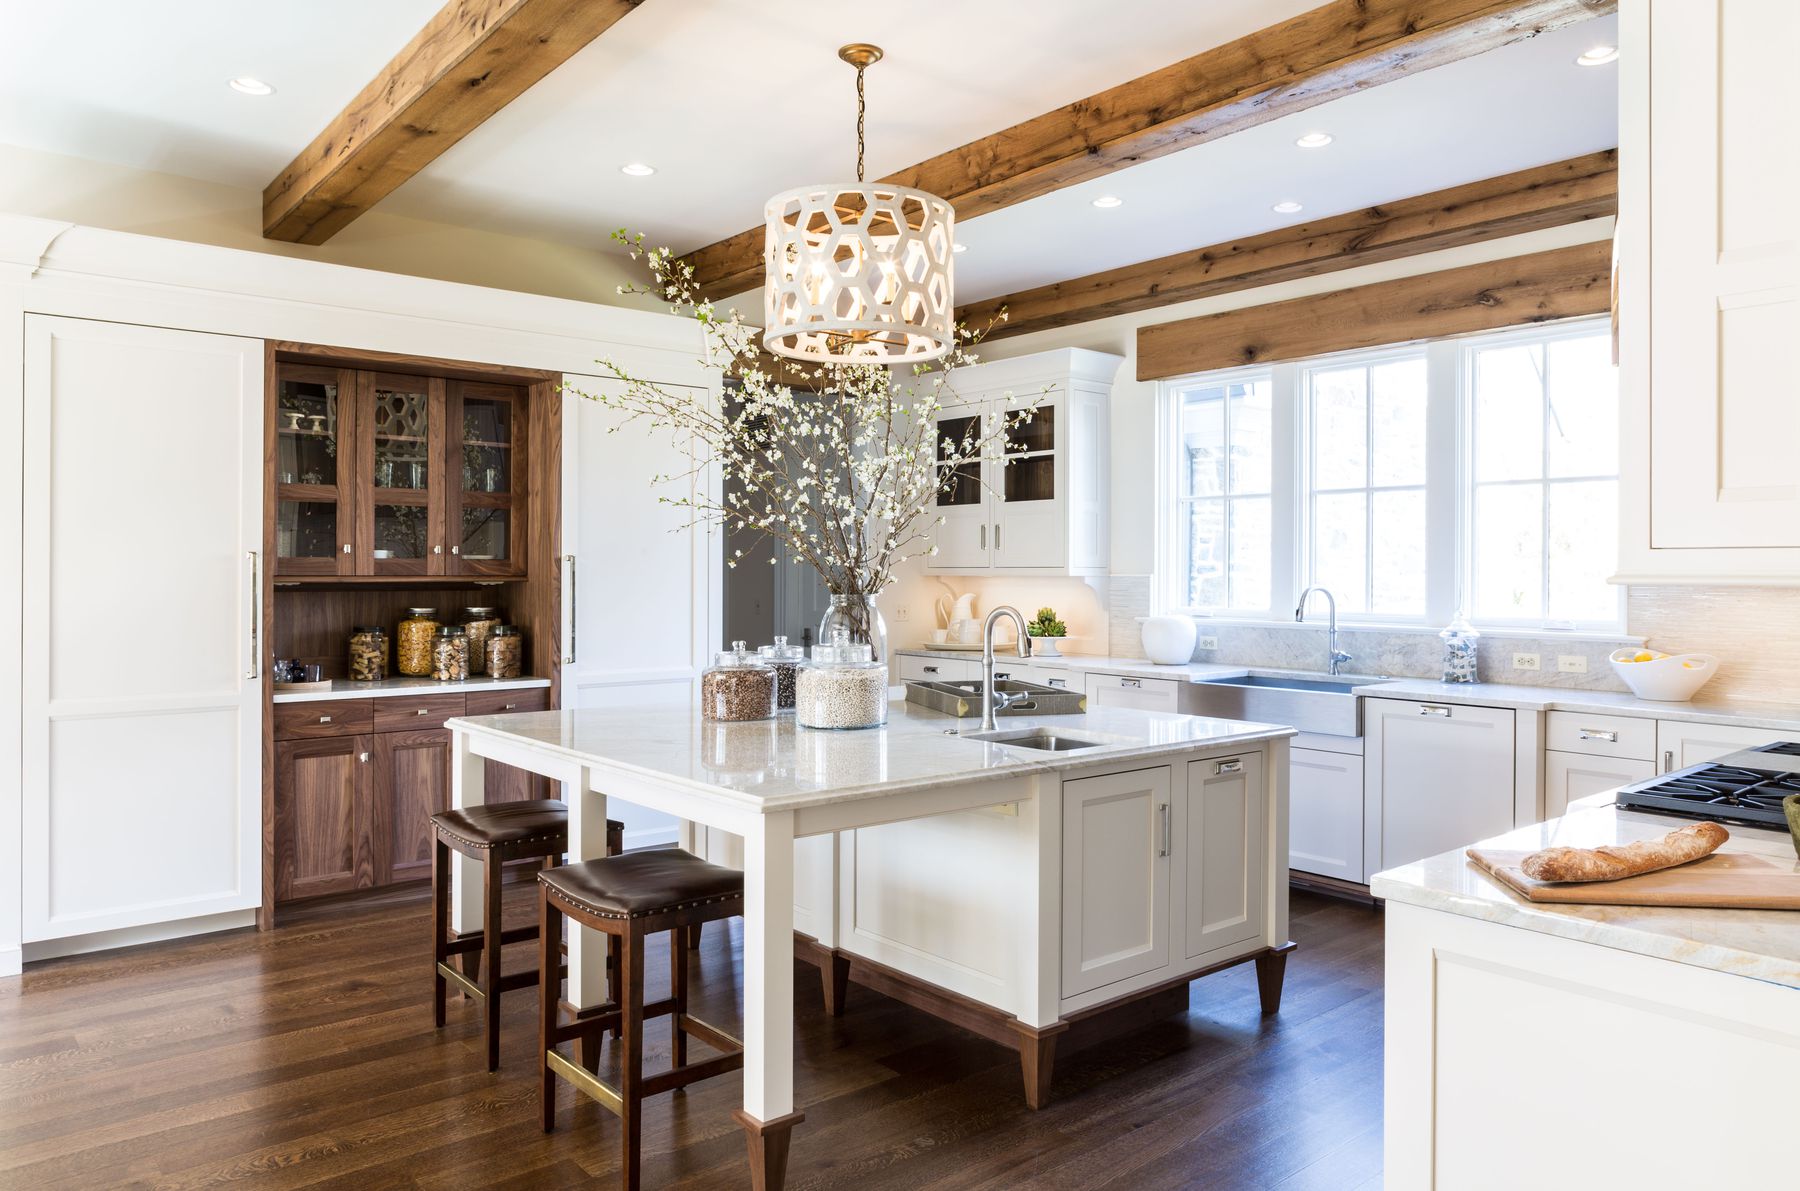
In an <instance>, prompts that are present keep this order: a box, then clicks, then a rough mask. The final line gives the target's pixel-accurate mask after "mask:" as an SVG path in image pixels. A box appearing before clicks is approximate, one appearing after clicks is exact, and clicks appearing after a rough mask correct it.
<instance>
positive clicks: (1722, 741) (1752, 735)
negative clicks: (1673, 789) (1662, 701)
mask: <svg viewBox="0 0 1800 1191" xmlns="http://www.w3.org/2000/svg"><path fill="white" fill-rule="evenodd" d="M1791 736H1793V733H1792V732H1783V731H1782V730H1781V729H1779V728H1740V727H1737V726H1736V725H1734V724H1686V723H1682V722H1681V721H1679V720H1658V721H1656V749H1657V752H1656V771H1657V772H1658V773H1668V772H1670V771H1672V770H1676V769H1686V768H1687V767H1688V766H1690V765H1700V764H1703V763H1704V762H1707V761H1716V760H1718V759H1719V758H1720V757H1723V756H1724V755H1725V754H1726V753H1735V752H1737V751H1738V750H1739V749H1747V748H1753V747H1755V746H1756V745H1759V744H1768V743H1770V742H1771V741H1775V740H1784V739H1787V738H1789V737H1791Z"/></svg>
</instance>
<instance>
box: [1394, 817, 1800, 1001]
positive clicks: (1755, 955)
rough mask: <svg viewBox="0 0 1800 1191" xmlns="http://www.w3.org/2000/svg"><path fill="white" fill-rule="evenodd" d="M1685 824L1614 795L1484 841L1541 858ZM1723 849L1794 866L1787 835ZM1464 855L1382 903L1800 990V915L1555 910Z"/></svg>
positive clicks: (1765, 834) (1740, 836) (1398, 872)
mask: <svg viewBox="0 0 1800 1191" xmlns="http://www.w3.org/2000/svg"><path fill="white" fill-rule="evenodd" d="M1684 822H1685V820H1681V819H1675V818H1670V817H1668V816H1663V815H1646V814H1640V813H1637V812H1635V811H1624V810H1619V809H1618V808H1617V807H1615V806H1613V804H1612V795H1611V794H1599V795H1595V796H1594V797H1592V798H1587V799H1583V800H1582V801H1580V802H1577V803H1575V804H1574V805H1573V806H1572V807H1571V808H1570V811H1569V813H1568V814H1567V815H1564V816H1563V817H1562V818H1560V819H1550V820H1548V821H1546V822H1543V823H1537V824H1533V825H1532V826H1530V827H1521V828H1519V829H1518V830H1516V831H1509V832H1507V833H1506V834H1505V835H1500V836H1495V837H1494V838H1493V839H1490V840H1483V841H1481V844H1480V846H1482V847H1487V848H1501V849H1515V850H1525V851H1533V850H1536V849H1538V848H1546V847H1551V846H1554V845H1567V846H1569V847H1577V848H1592V847H1598V846H1600V845H1602V844H1613V843H1630V842H1632V841H1634V840H1640V839H1652V838H1655V837H1657V836H1661V835H1663V834H1665V833H1667V832H1669V831H1671V830H1673V829H1674V828H1676V827H1679V826H1681V825H1682V824H1683V823H1684ZM1728 830H1729V831H1730V832H1731V838H1730V839H1729V840H1727V841H1726V842H1725V845H1724V848H1723V849H1722V850H1723V851H1727V852H1744V853H1751V854H1754V855H1757V856H1762V857H1766V858H1768V859H1770V860H1775V861H1778V862H1780V863H1782V864H1787V865H1792V866H1793V871H1794V872H1795V873H1796V874H1797V875H1800V861H1796V859H1795V855H1794V845H1793V841H1792V840H1791V839H1790V838H1789V837H1788V836H1787V834H1786V833H1784V832H1775V831H1759V830H1757V829H1755V828H1750V827H1737V826H1730V827H1728ZM1463 852H1464V849H1462V848H1458V849H1456V850H1455V851H1452V852H1445V853H1443V854H1442V855H1438V856H1432V857H1430V858H1428V859H1425V860H1421V861H1418V862H1417V863H1414V864H1406V865H1401V866H1400V867H1399V868H1393V869H1389V870H1387V871H1386V872H1381V873H1376V874H1375V876H1374V877H1373V878H1372V879H1371V881H1370V883H1369V891H1370V892H1371V893H1373V894H1374V895H1375V896H1376V897H1380V898H1385V899H1387V900H1388V901H1393V902H1402V903H1404V904H1407V905H1414V906H1423V907H1425V908H1426V909H1431V910H1442V911H1444V912H1446V913H1450V914H1460V915H1462V916H1464V917H1466V918H1479V919H1482V920H1484V921H1487V922H1497V923H1501V924H1502V925H1505V926H1515V927H1519V928H1521V929H1524V930H1535V931H1539V932H1542V933H1544V934H1549V935H1558V936H1561V937H1562V938H1565V939H1575V940H1578V941H1581V942H1586V943H1597V944H1599V945H1601V946H1603V947H1614V948H1617V949H1619V950H1621V951H1635V952H1637V953H1638V954H1640V955H1648V956H1654V957H1656V958H1658V959H1667V960H1673V961H1675V962H1676V963H1683V964H1691V965H1693V966H1695V967H1701V968H1711V969H1713V970H1715V971H1719V972H1729V973H1732V974H1734V975H1738V976H1749V977H1752V978H1754V979H1757V980H1767V981H1770V982H1772V983H1775V984H1781V985H1786V986H1788V987H1790V988H1797V989H1800V912H1797V911H1792V910H1707V909H1693V908H1679V907H1664V906H1562V905H1557V906H1551V905H1539V904H1537V903H1534V902H1529V901H1526V900H1525V899H1524V898H1521V897H1519V896H1518V895H1516V894H1514V893H1513V892H1512V891H1511V890H1509V889H1507V888H1506V887H1504V886H1503V885H1501V884H1500V883H1499V882H1498V881H1496V880H1494V879H1493V878H1492V877H1490V876H1488V875H1487V874H1486V873H1483V872H1482V871H1481V870H1480V869H1478V868H1476V867H1475V865H1474V863H1472V862H1471V861H1470V860H1469V859H1468V857H1466V856H1465V855H1464V854H1463Z"/></svg>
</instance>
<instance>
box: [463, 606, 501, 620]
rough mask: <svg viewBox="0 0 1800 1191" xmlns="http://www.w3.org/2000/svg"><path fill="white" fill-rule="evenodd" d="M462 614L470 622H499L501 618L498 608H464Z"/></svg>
mask: <svg viewBox="0 0 1800 1191" xmlns="http://www.w3.org/2000/svg"><path fill="white" fill-rule="evenodd" d="M462 614H463V616H465V617H466V618H468V619H470V620H498V619H499V618H500V611H499V609H497V608H487V607H481V608H464V609H463V610H462Z"/></svg>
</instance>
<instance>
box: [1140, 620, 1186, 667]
mask: <svg viewBox="0 0 1800 1191" xmlns="http://www.w3.org/2000/svg"><path fill="white" fill-rule="evenodd" d="M1198 633H1199V630H1198V629H1197V628H1196V627H1195V625H1194V622H1193V621H1192V620H1191V619H1189V618H1188V617H1186V616H1151V617H1146V618H1145V620H1144V634H1143V636H1144V656H1145V657H1147V658H1149V659H1150V660H1151V661H1152V662H1155V663H1156V664H1157V665H1159V666H1185V665H1186V664H1187V663H1189V662H1191V661H1193V660H1194V640H1195V638H1196V636H1197V635H1198Z"/></svg>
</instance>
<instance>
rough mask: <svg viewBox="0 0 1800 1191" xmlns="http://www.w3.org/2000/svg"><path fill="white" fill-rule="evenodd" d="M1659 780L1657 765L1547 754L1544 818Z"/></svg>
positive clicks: (1625, 760)
mask: <svg viewBox="0 0 1800 1191" xmlns="http://www.w3.org/2000/svg"><path fill="white" fill-rule="evenodd" d="M1655 776H1656V763H1655V762H1654V761H1636V760H1632V759H1630V758H1628V757H1625V758H1622V757H1594V756H1590V755H1588V754H1586V753H1559V752H1557V751H1556V750H1555V749H1549V750H1547V751H1546V752H1545V753H1544V818H1546V819H1554V818H1556V817H1557V816H1558V815H1560V814H1562V813H1563V812H1564V811H1566V810H1568V809H1569V804H1570V803H1571V802H1574V801H1576V800H1577V799H1581V798H1586V797H1588V796H1589V795H1591V794H1603V793H1605V792H1606V791H1608V790H1616V789H1618V788H1619V787H1620V786H1626V785H1630V784H1631V783H1632V782H1641V781H1643V780H1644V779H1645V778H1647V777H1655Z"/></svg>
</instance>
